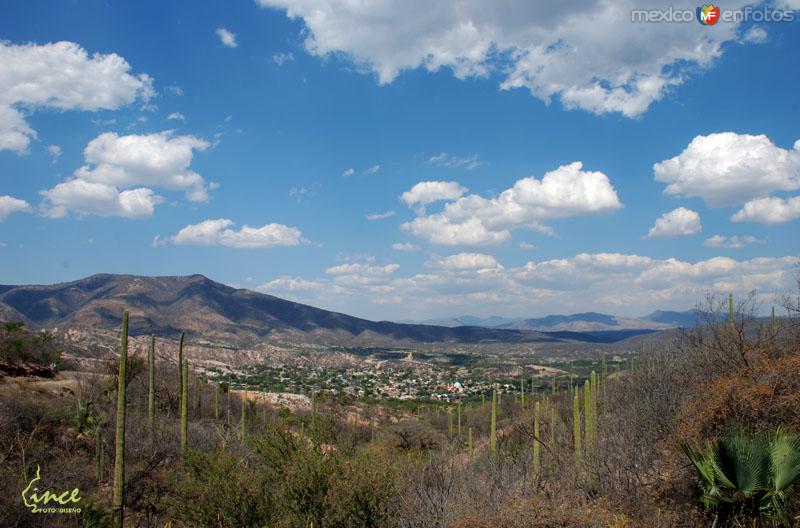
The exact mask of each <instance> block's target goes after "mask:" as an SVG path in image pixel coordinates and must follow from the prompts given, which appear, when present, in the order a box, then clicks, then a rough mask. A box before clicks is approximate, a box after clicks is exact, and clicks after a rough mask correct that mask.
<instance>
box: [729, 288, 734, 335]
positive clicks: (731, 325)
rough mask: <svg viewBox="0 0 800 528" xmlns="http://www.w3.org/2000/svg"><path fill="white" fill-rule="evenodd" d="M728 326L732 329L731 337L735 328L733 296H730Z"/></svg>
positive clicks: (730, 294)
mask: <svg viewBox="0 0 800 528" xmlns="http://www.w3.org/2000/svg"><path fill="white" fill-rule="evenodd" d="M728 325H729V327H730V332H731V335H733V334H734V331H735V329H734V326H733V294H732V293H729V294H728Z"/></svg>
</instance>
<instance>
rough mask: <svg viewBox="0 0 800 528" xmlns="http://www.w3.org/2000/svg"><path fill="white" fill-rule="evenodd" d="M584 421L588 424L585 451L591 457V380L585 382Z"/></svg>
mask: <svg viewBox="0 0 800 528" xmlns="http://www.w3.org/2000/svg"><path fill="white" fill-rule="evenodd" d="M583 419H584V421H585V422H586V424H585V426H584V433H583V436H584V440H585V445H584V449H585V450H586V456H587V457H590V456H591V454H592V438H594V416H593V415H592V383H591V381H589V380H586V381H585V382H583Z"/></svg>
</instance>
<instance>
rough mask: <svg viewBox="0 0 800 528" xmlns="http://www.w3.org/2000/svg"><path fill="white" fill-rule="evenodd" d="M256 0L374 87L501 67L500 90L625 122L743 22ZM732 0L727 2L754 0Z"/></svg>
mask: <svg viewBox="0 0 800 528" xmlns="http://www.w3.org/2000/svg"><path fill="white" fill-rule="evenodd" d="M258 1H259V3H260V4H261V5H262V6H264V7H269V8H276V9H281V10H284V11H285V12H286V14H287V15H288V16H289V17H290V18H293V19H300V20H302V22H303V23H304V25H305V28H304V30H303V32H302V35H303V36H304V37H305V48H306V50H307V51H308V52H309V53H311V54H313V55H315V56H319V57H326V56H329V55H343V56H345V57H349V58H350V59H351V60H352V61H353V62H354V63H355V64H356V65H357V67H358V68H359V69H360V70H362V71H372V72H374V73H375V74H376V75H377V78H378V82H379V83H381V84H386V83H390V82H392V81H393V80H394V79H395V78H396V77H397V76H398V75H399V74H400V73H401V72H403V71H406V70H412V69H416V68H425V69H427V70H428V71H432V72H433V71H438V70H440V69H442V68H448V69H450V70H452V72H453V74H454V75H455V76H456V77H457V78H459V79H465V78H471V77H489V76H490V75H492V74H497V75H499V76H501V78H502V81H501V88H503V89H511V88H525V89H528V90H529V91H530V92H531V94H533V95H534V96H535V97H537V98H539V99H541V100H542V101H545V102H549V101H550V100H552V99H553V98H558V99H560V100H561V102H562V104H563V105H564V106H565V107H566V108H581V109H584V110H587V111H590V112H594V113H597V114H603V113H608V112H618V113H621V114H623V115H625V116H628V117H635V116H638V115H640V114H642V113H643V112H645V111H646V110H647V109H648V107H649V106H650V105H651V104H652V103H653V102H655V101H658V100H660V99H661V98H662V97H664V95H665V94H667V93H668V92H669V91H670V90H672V89H675V87H677V86H678V85H680V84H682V83H683V82H685V80H686V79H688V78H690V76H691V75H693V74H697V72H698V71H700V70H702V69H704V68H710V67H712V66H713V64H714V62H715V61H716V60H717V59H718V58H719V57H720V56H721V55H722V53H723V44H724V43H725V42H728V41H735V40H737V39H738V38H739V35H738V29H739V24H737V23H729V22H724V21H723V22H720V23H718V24H716V25H715V26H714V28H713V29H714V31H713V32H710V31H706V32H702V31H698V30H697V26H696V24H652V23H637V22H635V21H633V20H632V11H633V10H636V9H653V8H656V7H658V8H663V6H661V5H657V6H656V5H653V4H652V3H650V2H647V1H644V0H633V1H631V2H625V3H620V2H607V1H602V0H585V1H583V0H582V1H580V2H578V1H572V0H571V1H564V2H550V3H542V2H528V1H526V0H502V1H501V2H500V3H498V2H497V1H491V0H469V1H453V2H434V3H432V2H430V1H426V0H385V1H382V2H353V1H351V0H258ZM731 1H732V3H730V4H726V5H725V8H726V9H737V8H739V7H742V6H744V5H745V4H747V3H749V2H748V0H731ZM692 9H693V7H692Z"/></svg>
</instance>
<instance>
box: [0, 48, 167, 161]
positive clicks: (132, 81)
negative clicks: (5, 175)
mask: <svg viewBox="0 0 800 528" xmlns="http://www.w3.org/2000/svg"><path fill="white" fill-rule="evenodd" d="M130 70H131V67H130V65H129V64H128V63H127V62H126V61H125V59H123V58H122V57H120V56H119V55H117V54H115V53H110V54H102V53H95V54H93V55H91V56H90V55H89V53H88V52H87V51H86V50H85V49H83V48H82V47H80V46H79V45H78V44H75V43H74V42H55V43H50V44H42V45H37V44H23V45H16V44H11V43H10V42H7V41H2V40H0V150H11V151H14V152H17V153H23V152H25V151H26V150H27V148H28V145H29V144H30V141H31V139H34V138H36V137H37V134H36V131H35V130H33V128H31V127H30V125H29V124H28V123H27V121H26V120H25V118H24V114H26V113H29V112H31V111H36V110H41V109H55V110H84V111H95V110H113V109H116V108H119V107H121V106H124V105H127V104H130V103H132V102H134V101H136V100H137V99H139V100H142V101H146V100H148V99H149V98H150V97H152V96H153V95H154V91H153V81H152V79H151V78H150V77H149V76H148V75H147V74H139V75H132V74H131V73H130Z"/></svg>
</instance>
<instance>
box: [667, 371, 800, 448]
mask: <svg viewBox="0 0 800 528" xmlns="http://www.w3.org/2000/svg"><path fill="white" fill-rule="evenodd" d="M693 393H694V396H693V398H692V399H690V400H689V401H688V402H687V404H686V406H685V409H684V412H683V413H682V416H681V421H680V424H679V426H678V436H679V437H680V438H683V439H686V440H688V441H690V442H694V443H697V444H704V443H705V442H706V441H708V440H711V439H713V438H716V437H718V436H721V435H724V434H726V433H728V432H731V431H732V430H733V429H736V428H742V429H746V430H750V431H764V430H774V429H776V428H777V427H782V428H786V429H791V430H795V431H797V430H800V355H788V356H784V357H779V358H772V357H769V356H766V355H763V356H761V357H759V358H757V359H755V360H751V361H750V363H749V365H748V366H746V367H743V368H740V369H738V370H737V371H736V372H734V373H733V374H731V375H729V376H725V377H721V378H718V379H714V380H711V381H709V382H708V383H705V384H703V385H701V386H700V387H699V388H698V390H696V391H693Z"/></svg>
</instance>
